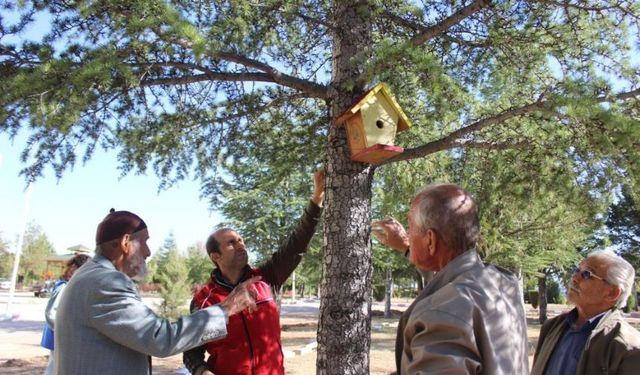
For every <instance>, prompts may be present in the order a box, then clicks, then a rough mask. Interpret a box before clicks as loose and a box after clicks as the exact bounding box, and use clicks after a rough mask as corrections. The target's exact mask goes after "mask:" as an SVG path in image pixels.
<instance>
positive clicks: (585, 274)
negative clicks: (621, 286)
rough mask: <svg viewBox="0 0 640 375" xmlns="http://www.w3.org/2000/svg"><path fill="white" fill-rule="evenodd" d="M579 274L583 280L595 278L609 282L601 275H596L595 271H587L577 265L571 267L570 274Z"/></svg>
mask: <svg viewBox="0 0 640 375" xmlns="http://www.w3.org/2000/svg"><path fill="white" fill-rule="evenodd" d="M576 273H578V274H580V277H582V279H583V280H588V279H591V278H593V279H597V280H602V281H604V282H605V283H607V284H608V283H609V282H608V281H607V280H605V279H603V278H602V277H600V276H598V275H596V274H595V273H593V272H591V271H589V270H581V269H580V268H579V267H573V271H572V274H574V275H575V274H576Z"/></svg>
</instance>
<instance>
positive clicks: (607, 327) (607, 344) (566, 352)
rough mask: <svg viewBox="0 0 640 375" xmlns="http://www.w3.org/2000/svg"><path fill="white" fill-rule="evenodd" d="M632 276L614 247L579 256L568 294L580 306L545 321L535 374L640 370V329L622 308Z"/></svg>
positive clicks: (628, 265) (630, 285)
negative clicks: (632, 322)
mask: <svg viewBox="0 0 640 375" xmlns="http://www.w3.org/2000/svg"><path fill="white" fill-rule="evenodd" d="M634 279H635V270H634V269H633V267H632V266H631V265H630V264H629V263H628V262H627V261H626V260H624V259H622V258H621V257H619V256H617V255H615V254H613V253H611V252H606V251H596V252H593V253H591V254H590V255H589V256H588V257H587V258H586V259H584V260H583V261H582V262H580V265H579V266H578V267H576V268H575V269H574V271H573V276H572V277H571V284H570V285H569V291H568V294H567V297H568V299H569V301H570V302H572V303H573V304H575V306H576V307H575V308H574V309H573V310H571V311H569V312H568V313H564V314H561V315H559V316H557V317H555V318H553V319H550V320H548V321H547V322H546V323H545V324H544V325H543V326H542V329H541V330H540V339H539V340H538V346H537V348H536V355H535V358H534V362H533V369H532V370H531V374H535V375H541V374H545V375H555V374H572V375H573V374H576V375H590V374H620V375H625V374H629V375H631V374H638V373H640V333H639V332H638V331H637V330H636V329H635V328H633V327H632V326H631V325H629V324H628V323H627V322H626V321H625V319H624V317H623V316H622V312H621V311H620V310H619V308H620V307H624V305H625V304H626V301H627V298H628V297H629V294H630V292H631V289H632V285H633V282H634Z"/></svg>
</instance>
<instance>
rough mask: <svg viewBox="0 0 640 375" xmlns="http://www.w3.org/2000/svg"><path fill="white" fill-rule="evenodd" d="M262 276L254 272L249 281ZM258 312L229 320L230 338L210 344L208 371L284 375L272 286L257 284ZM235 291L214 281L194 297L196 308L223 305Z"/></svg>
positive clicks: (219, 374)
mask: <svg viewBox="0 0 640 375" xmlns="http://www.w3.org/2000/svg"><path fill="white" fill-rule="evenodd" d="M252 276H262V272H260V269H250V271H249V272H248V275H247V277H246V278H248V277H252ZM255 287H256V290H257V292H258V295H257V297H256V305H257V307H258V310H257V311H254V312H253V313H250V312H249V311H248V310H244V311H242V312H241V313H238V314H236V315H233V316H231V317H229V323H228V324H227V332H228V335H227V337H225V338H223V339H221V340H217V341H212V342H210V343H208V344H206V349H207V352H208V353H209V359H208V360H207V367H208V368H209V369H211V370H212V371H213V373H214V374H216V375H226V374H229V375H236V374H252V375H261V374H265V375H271V374H284V366H283V356H282V347H281V345H280V315H279V312H278V305H277V304H276V301H275V300H274V298H273V295H272V293H271V287H270V286H269V284H267V283H265V282H263V281H259V282H257V283H255ZM231 290H232V287H231V288H230V286H228V285H225V283H224V281H223V280H219V279H218V278H216V277H215V275H214V277H212V279H211V280H210V281H209V283H207V285H205V286H204V287H203V288H202V289H200V290H199V291H198V292H197V293H196V294H195V296H194V304H195V306H194V307H195V308H197V309H203V308H205V307H208V306H212V305H215V304H217V303H219V302H221V301H223V300H224V299H225V298H226V297H227V295H229V292H230V291H231Z"/></svg>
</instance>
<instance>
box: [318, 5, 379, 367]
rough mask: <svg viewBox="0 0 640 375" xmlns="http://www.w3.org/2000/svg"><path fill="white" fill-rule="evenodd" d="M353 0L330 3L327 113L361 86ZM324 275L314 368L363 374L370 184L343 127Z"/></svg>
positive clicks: (337, 135) (359, 28)
mask: <svg viewBox="0 0 640 375" xmlns="http://www.w3.org/2000/svg"><path fill="white" fill-rule="evenodd" d="M366 6H368V5H366V3H363V2H359V1H336V2H335V3H334V4H333V6H332V14H333V18H332V19H331V24H332V39H333V51H332V52H333V53H332V55H333V56H334V60H333V62H332V82H331V87H332V89H331V90H330V99H329V110H330V116H329V117H330V120H333V119H335V118H336V117H338V116H339V115H340V114H341V113H342V112H343V111H345V110H346V109H348V108H349V107H350V106H351V104H352V103H354V102H355V101H356V100H357V99H358V98H359V97H361V96H362V94H364V92H365V87H357V86H354V83H355V82H356V81H357V76H358V75H359V74H360V71H361V66H362V62H364V61H367V59H366V56H363V55H362V53H363V51H367V49H368V47H369V46H370V45H371V44H370V41H371V36H370V33H371V20H370V19H368V17H370V16H371V9H365V8H364V7H366ZM326 172H327V178H326V191H325V209H324V218H325V225H324V243H325V249H324V254H323V266H324V267H323V275H322V286H321V292H320V319H319V322H318V353H317V363H316V368H317V373H318V374H336V375H351V374H362V375H365V374H369V349H370V346H371V298H372V289H371V277H372V272H373V266H372V262H371V237H370V235H371V190H372V189H371V186H372V180H373V173H374V168H373V167H372V166H371V165H368V164H362V163H356V162H352V161H351V160H350V152H349V147H348V144H347V137H346V130H345V127H344V126H336V125H331V126H330V128H329V137H328V143H327V163H326Z"/></svg>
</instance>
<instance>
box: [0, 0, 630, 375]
mask: <svg viewBox="0 0 640 375" xmlns="http://www.w3.org/2000/svg"><path fill="white" fill-rule="evenodd" d="M1 4H2V9H3V13H2V19H1V22H0V83H1V84H2V87H3V90H2V92H1V93H0V131H2V132H6V133H8V134H9V135H10V136H15V135H16V134H17V133H18V132H19V131H20V129H27V131H28V132H29V142H28V144H27V147H26V149H25V152H24V154H23V159H24V160H29V161H30V164H28V165H27V166H26V167H25V170H24V175H25V176H26V178H27V180H33V179H34V178H37V177H38V176H40V175H42V173H43V171H44V168H45V166H52V167H53V169H54V172H55V173H56V175H57V176H58V177H60V176H61V175H62V174H63V172H64V171H65V170H66V169H67V168H70V167H72V166H73V165H74V164H75V162H76V160H77V159H78V156H80V158H82V159H83V160H87V159H88V158H90V157H91V155H92V153H93V151H94V150H95V147H104V148H105V149H108V150H113V149H115V150H116V152H118V157H119V160H120V161H121V163H122V164H121V168H122V170H123V172H124V173H127V172H145V171H146V170H148V169H153V170H154V171H155V172H156V173H157V174H158V175H159V176H161V177H162V178H163V179H164V183H163V184H162V186H161V187H168V186H170V185H171V184H172V183H173V182H175V181H177V180H180V179H182V178H185V177H187V176H190V174H192V173H193V174H194V175H195V177H196V178H199V179H200V180H201V181H202V183H203V193H204V194H205V195H206V196H208V197H218V196H222V193H223V189H226V187H227V185H226V184H225V182H226V183H229V181H227V178H228V176H229V174H227V173H228V172H229V170H230V169H233V168H234V166H238V167H241V166H244V165H250V164H252V163H254V162H255V163H257V165H260V166H261V167H263V168H270V169H271V170H269V171H268V172H269V173H270V175H271V176H272V178H273V180H274V181H278V183H279V181H284V177H286V176H288V175H289V174H290V173H291V172H292V171H294V172H295V171H302V170H304V168H309V167H310V166H312V165H318V164H320V163H321V162H323V161H324V163H325V164H326V166H327V194H326V202H325V203H326V204H325V211H324V217H325V219H326V222H325V225H324V238H323V240H324V249H323V250H324V251H323V277H322V285H321V290H322V302H321V308H320V323H319V328H318V343H319V346H318V356H317V358H318V360H317V370H318V372H320V373H335V374H341V375H342V374H366V373H368V372H369V369H368V363H369V360H368V352H369V349H370V318H371V317H370V303H371V280H372V272H373V271H372V270H373V256H372V253H371V240H370V233H369V232H370V231H369V230H367V229H366V228H368V227H369V225H370V222H371V219H372V200H373V191H372V188H373V187H374V177H375V172H376V170H380V169H385V168H387V167H388V166H389V165H390V164H394V163H398V162H400V161H403V162H406V163H407V164H410V165H411V164H413V163H414V162H417V159H423V158H425V159H426V160H427V164H430V163H431V164H432V165H437V164H438V161H439V160H443V161H444V162H445V165H444V166H445V167H447V166H452V167H454V166H456V165H464V164H465V163H469V162H471V161H476V160H478V161H479V160H490V159H493V158H494V157H496V158H500V157H502V158H503V160H509V162H510V163H511V167H512V168H513V170H514V171H519V174H518V175H517V176H516V177H517V178H518V179H519V180H521V181H527V180H528V181H535V180H536V179H537V178H538V177H539V174H538V171H539V169H530V166H532V165H534V166H535V165H536V164H540V165H543V166H545V167H551V166H553V167H555V168H556V169H557V173H556V175H558V176H566V177H567V178H566V179H560V180H559V181H553V180H544V181H545V183H548V184H550V185H549V186H544V187H542V188H539V189H537V190H536V189H533V190H532V192H533V193H538V194H543V192H545V191H556V192H561V193H562V194H561V195H560V196H561V197H562V198H564V197H566V196H568V194H567V192H568V191H572V190H573V189H575V188H576V187H579V190H580V191H581V192H588V193H589V194H591V196H592V197H595V198H597V199H599V197H606V196H608V195H609V192H610V191H611V187H612V186H615V185H616V184H618V183H625V184H628V185H629V186H631V188H632V190H634V191H635V190H637V186H638V176H640V174H639V173H638V171H639V168H640V163H638V162H637V160H638V156H639V154H638V152H639V148H638V143H637V140H638V139H640V137H639V135H640V126H638V111H639V110H640V107H639V106H638V95H639V94H640V89H638V87H640V85H639V82H638V74H637V71H638V67H637V65H634V60H633V59H632V58H630V55H631V54H632V53H633V52H634V51H633V46H635V45H637V44H638V40H637V39H638V34H637V30H638V28H639V27H638V23H639V22H640V21H639V19H638V17H637V14H640V4H639V3H638V2H637V1H632V0H616V1H613V0H612V1H604V2H603V1H595V0H594V1H587V2H572V1H555V2H531V1H524V0H520V1H518V0H514V1H507V0H505V1H487V0H467V1H464V2H451V1H445V0H433V1H423V2H415V1H407V0H394V1H378V0H371V1H362V0H340V1H330V0H307V1H289V0H284V1H282V0H278V1H275V0H273V1H272V0H266V1H264V2H259V3H256V2H255V1H248V0H244V1H243V0H238V1H231V2H228V1H205V2H184V1H158V0H144V1H142V0H141V1H126V2H125V1H75V2H68V1H55V0H52V1H46V2H44V1H39V0H38V1H19V2H13V1H2V3H1ZM41 13H45V14H46V15H47V16H46V17H48V19H50V20H51V25H52V29H51V30H50V31H48V32H46V31H45V33H46V35H45V36H44V37H43V38H40V39H38V40H30V41H24V39H21V38H22V36H23V35H25V32H26V31H30V30H32V29H33V28H34V23H35V22H34V21H35V20H36V18H37V17H36V16H40V15H41ZM381 81H384V82H387V83H388V84H389V85H390V87H391V88H392V91H393V92H394V93H395V95H396V97H397V99H398V101H399V103H400V104H401V105H402V106H403V108H404V109H405V112H406V113H408V114H409V116H410V117H411V120H412V122H413V127H412V128H411V130H409V131H407V132H404V133H402V134H400V136H399V137H398V140H397V143H398V144H400V145H402V146H406V150H405V152H404V153H402V154H401V155H400V156H398V157H396V158H394V159H392V160H388V161H387V162H386V165H387V167H384V168H376V167H373V166H371V165H367V164H363V163H356V162H353V161H351V160H350V155H349V148H348V144H347V139H346V131H345V128H344V126H340V124H333V125H332V122H333V120H335V119H336V118H338V116H339V115H340V114H341V113H342V112H343V111H344V110H345V109H347V108H349V106H350V105H351V104H352V103H353V102H354V101H356V100H357V99H358V98H360V97H361V96H362V94H363V93H365V92H366V90H367V88H369V87H372V86H373V85H374V84H375V83H377V82H381ZM509 151H511V152H509ZM503 155H508V158H507V157H506V156H503ZM271 156H273V158H271ZM267 158H270V159H269V160H271V159H272V160H274V161H277V162H278V164H273V163H267V162H266V161H268V160H267ZM276 166H277V167H276ZM480 167H481V166H480V165H477V166H476V169H480ZM407 170H411V168H407ZM435 170H440V169H439V168H438V169H435ZM248 171H251V170H248ZM449 172H450V171H449ZM253 173H256V175H254V176H246V177H243V178H242V179H241V180H234V181H233V183H234V184H236V185H235V186H234V188H235V189H236V190H242V187H244V186H246V187H247V189H245V191H251V187H252V186H254V183H255V182H256V181H258V180H259V178H260V177H262V176H264V175H267V174H268V173H267V171H266V170H260V171H254V172H253ZM232 175H233V174H232ZM422 175H424V174H422ZM509 175H510V174H505V173H500V174H498V176H499V178H510V177H509ZM233 177H236V176H235V175H233ZM445 177H455V175H454V174H451V173H448V174H443V175H431V176H429V177H427V178H426V179H421V180H420V182H414V183H417V184H419V185H423V184H424V183H423V182H430V181H433V180H435V179H440V178H445ZM489 177H491V176H490V175H489V174H487V173H485V174H484V175H483V178H489ZM405 178H411V176H405ZM467 178H469V177H468V176H467ZM414 181H416V180H414ZM457 181H461V182H465V181H466V180H462V179H460V180H457ZM568 182H570V183H568ZM465 184H466V183H465ZM285 186H286V185H285V184H284V183H283V184H280V185H278V188H279V189H280V190H283V189H285ZM474 186H477V187H478V190H473V189H471V190H473V191H474V192H476V193H480V194H477V195H478V196H479V197H485V196H486V195H485V194H482V193H483V192H486V191H488V190H483V189H481V187H483V186H484V187H486V188H489V187H491V186H496V187H503V186H508V184H507V183H506V181H495V182H493V183H486V184H475V185H474ZM288 188H290V187H288ZM512 192H513V190H508V191H507V192H504V193H502V192H495V195H493V196H492V197H493V201H492V202H491V203H490V204H492V205H491V206H490V207H491V208H492V209H493V211H486V212H498V213H500V212H506V211H504V210H501V209H499V208H500V204H499V203H500V201H501V200H503V199H504V200H508V199H510V198H512V196H511V195H508V194H511V193H512ZM520 193H524V192H523V191H520ZM518 196H521V195H515V196H513V198H514V199H515V197H518ZM265 198H266V199H269V198H270V196H268V195H267V196H266V197H265ZM212 199H213V198H212ZM300 199H302V198H300ZM597 199H596V200H597ZM213 200H214V203H215V199H213ZM560 201H562V200H560ZM554 202H557V201H554ZM254 203H257V204H263V203H264V200H256V201H255V202H254ZM565 203H566V202H565ZM480 204H481V205H482V204H483V202H480ZM518 205H519V204H511V206H512V207H518ZM568 208H571V207H568ZM538 211H539V210H538ZM405 212H406V211H405ZM582 213H583V212H582V211H581V212H580V216H582ZM513 218H515V216H512V217H511V219H513ZM534 219H536V217H535V216H533V217H531V218H526V220H527V222H528V223H535V222H536V221H535V220H534ZM576 219H577V218H576ZM486 220H494V219H489V218H488V215H485V213H484V212H483V221H485V222H486ZM495 220H496V221H498V220H499V219H497V218H496V219H495ZM544 222H546V221H544ZM571 222H572V221H571V220H569V221H567V222H566V223H567V224H568V223H571ZM507 223H508V225H510V226H512V228H515V229H517V228H518V223H517V221H515V220H508V221H507ZM485 225H486V224H485ZM574 225H580V224H574ZM588 225H590V224H587V226H588ZM283 226H284V224H281V226H277V227H275V228H270V232H271V233H275V232H276V231H279V230H280V228H282V227H283ZM534 227H535V226H534ZM504 228H505V229H506V233H509V227H508V226H505V227H504ZM511 231H513V230H511ZM247 233H249V232H245V233H244V234H247ZM501 233H503V232H498V233H497V234H495V235H494V234H491V236H490V238H497V239H500V240H502V237H501V236H502V235H501ZM519 233H524V232H523V231H520V232H519ZM498 242H499V241H494V242H491V243H498ZM491 243H490V244H491ZM255 245H256V246H257V247H259V248H264V249H269V248H270V247H269V244H267V243H264V244H263V243H257V242H256V243H255ZM485 245H486V243H485ZM555 245H563V244H562V241H561V240H556V241H555V242H554V245H547V244H543V245H539V246H535V244H533V243H532V244H531V246H527V247H521V248H518V247H517V246H515V245H513V244H509V246H510V248H511V249H517V250H518V251H519V252H520V253H518V254H517V255H518V256H515V255H513V254H504V255H505V256H504V257H505V258H507V260H509V261H510V262H511V263H512V264H513V265H514V266H516V267H517V266H518V263H519V262H520V261H519V259H521V258H522V257H521V256H520V255H521V254H525V252H526V251H529V250H528V249H531V250H530V251H531V259H537V258H536V257H534V256H533V255H534V253H535V252H537V251H544V252H551V251H552V249H553V246H555ZM545 247H548V248H545ZM563 247H564V246H563ZM488 249H490V250H491V252H492V253H493V254H496V253H500V252H501V251H502V249H499V248H494V247H489V246H485V250H488ZM503 253H504V252H503ZM487 254H489V252H487ZM547 258H549V257H547ZM540 265H542V264H540ZM539 269H540V268H539Z"/></svg>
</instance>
